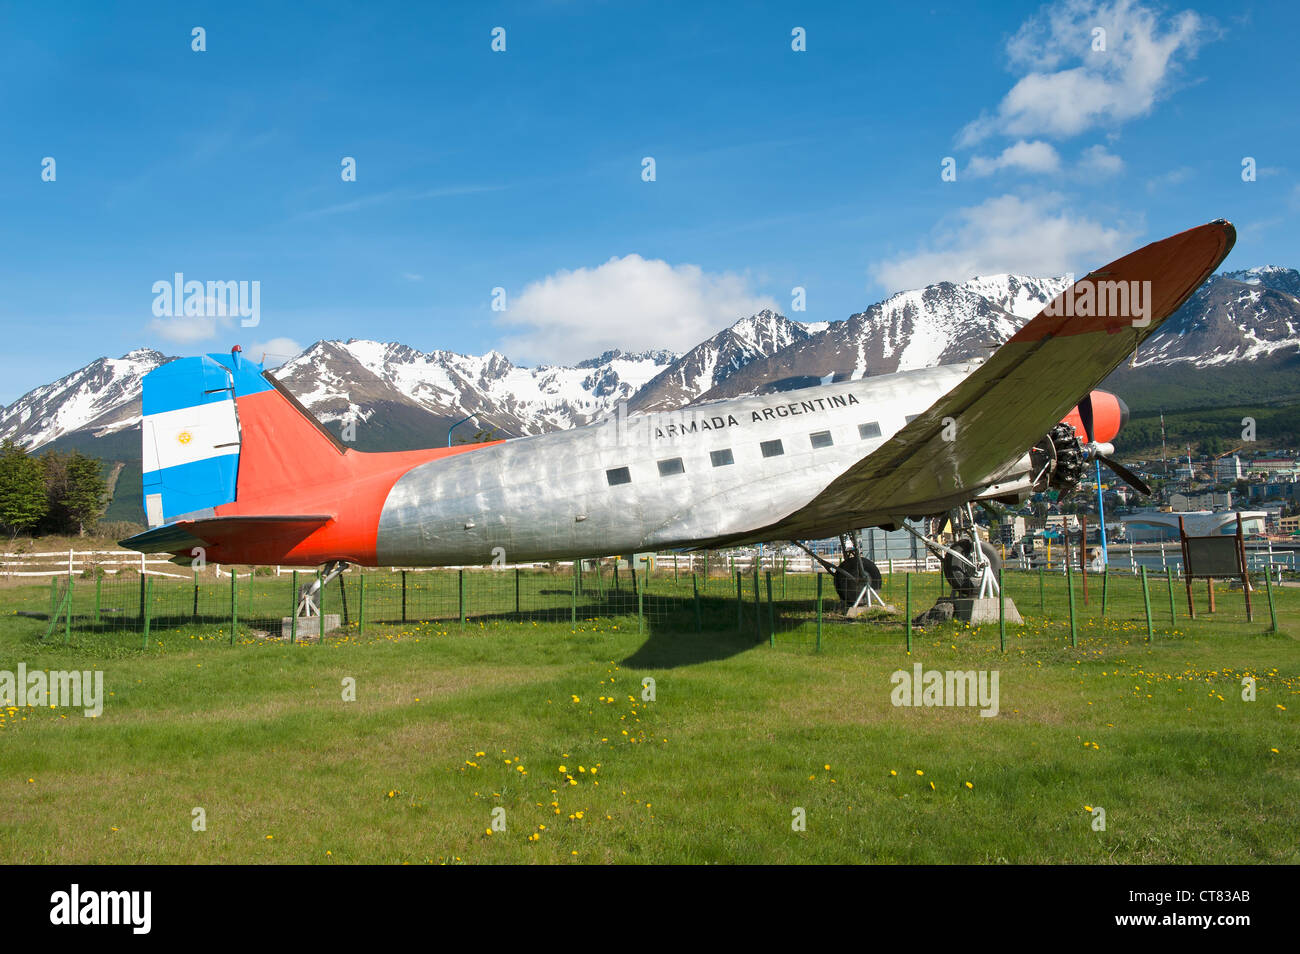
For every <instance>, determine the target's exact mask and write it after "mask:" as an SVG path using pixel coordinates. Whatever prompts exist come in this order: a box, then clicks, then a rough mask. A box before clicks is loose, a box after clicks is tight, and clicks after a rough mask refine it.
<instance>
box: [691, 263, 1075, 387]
mask: <svg viewBox="0 0 1300 954" xmlns="http://www.w3.org/2000/svg"><path fill="white" fill-rule="evenodd" d="M1065 285H1066V280H1065V279H1064V278H1029V277H1025V276H1020V275H990V276H985V277H982V278H975V279H971V280H970V281H967V282H961V283H953V282H941V283H939V284H937V285H930V286H928V287H926V288H920V289H915V290H913V291H905V292H899V293H898V294H896V295H891V296H890V297H889V298H887V299H885V300H884V301H882V302H878V303H877V304H875V305H872V306H871V307H870V308H868V309H867V310H866V311H863V312H859V313H858V314H856V315H852V316H850V317H849V318H848V319H846V320H845V321H840V322H834V323H832V324H831V325H830V326H829V327H828V328H827V329H826V330H825V331H822V332H820V333H818V334H815V335H809V336H807V337H806V338H804V339H803V340H799V341H796V342H793V343H792V344H790V345H789V346H787V347H785V348H783V349H782V350H781V351H779V352H777V353H775V354H773V355H770V356H768V357H766V358H763V359H761V360H756V361H753V362H751V363H749V364H748V365H746V366H745V367H744V368H743V369H740V370H738V371H737V372H736V373H735V374H732V375H730V376H729V377H728V378H727V379H726V380H725V381H723V382H721V383H720V384H719V385H718V386H715V387H714V388H713V389H711V390H710V391H708V392H707V393H706V394H705V395H702V397H704V398H706V399H709V400H712V399H714V398H720V397H730V396H734V395H738V394H746V393H752V392H754V391H757V390H759V389H762V388H769V387H773V386H775V387H777V388H778V389H785V388H793V387H804V386H807V385H809V384H812V383H815V382H816V381H819V380H828V379H832V378H834V379H836V380H846V379H856V378H860V377H863V376H864V375H872V374H887V373H890V372H894V371H908V370H912V369H914V368H928V367H932V366H934V365H936V364H949V363H952V362H956V361H961V360H964V359H967V358H971V357H979V356H984V355H987V353H988V351H989V350H991V349H992V348H993V347H995V346H997V345H999V344H1001V343H1002V342H1003V341H1005V340H1006V339H1007V338H1009V337H1010V336H1011V335H1012V334H1014V333H1015V330H1016V329H1017V328H1019V327H1020V326H1021V325H1022V324H1024V323H1025V322H1026V321H1027V320H1028V319H1029V318H1031V317H1033V316H1034V315H1036V314H1037V313H1038V312H1039V311H1040V310H1041V309H1042V308H1043V306H1044V305H1046V304H1047V303H1048V302H1049V301H1051V300H1052V299H1053V298H1055V297H1056V296H1057V295H1058V294H1059V293H1060V292H1061V290H1062V289H1063V288H1064V287H1065Z"/></svg>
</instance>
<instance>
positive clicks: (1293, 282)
mask: <svg viewBox="0 0 1300 954" xmlns="http://www.w3.org/2000/svg"><path fill="white" fill-rule="evenodd" d="M1215 277H1216V278H1229V279H1232V280H1233V281H1236V282H1244V283H1245V284H1247V285H1262V286H1263V287H1264V288H1271V289H1273V291H1280V292H1285V293H1286V294H1288V295H1290V296H1291V297H1293V298H1300V272H1297V271H1296V270H1295V269H1294V268H1284V267H1282V266H1281V265H1260V266H1257V267H1255V268H1247V269H1245V270H1243V271H1240V272H1223V273H1222V274H1221V275H1216V276H1215Z"/></svg>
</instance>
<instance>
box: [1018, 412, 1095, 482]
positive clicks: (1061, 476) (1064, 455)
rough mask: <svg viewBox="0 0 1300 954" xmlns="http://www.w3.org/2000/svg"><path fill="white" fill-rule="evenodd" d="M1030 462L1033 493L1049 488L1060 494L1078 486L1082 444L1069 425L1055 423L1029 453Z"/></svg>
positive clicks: (1084, 463) (1083, 464)
mask: <svg viewBox="0 0 1300 954" xmlns="http://www.w3.org/2000/svg"><path fill="white" fill-rule="evenodd" d="M1029 459H1030V460H1031V461H1032V462H1033V468H1034V477H1035V479H1034V487H1035V489H1037V490H1046V489H1047V488H1049V487H1050V488H1052V489H1053V490H1057V491H1059V492H1060V493H1061V494H1062V495H1064V494H1068V493H1069V492H1070V491H1072V490H1074V488H1075V487H1077V486H1078V485H1079V481H1080V480H1082V479H1083V475H1084V472H1085V471H1086V469H1087V457H1086V455H1085V453H1084V449H1083V442H1082V441H1080V440H1079V436H1078V434H1076V433H1075V430H1074V426H1073V425H1072V424H1066V423H1064V422H1062V423H1060V424H1057V425H1056V426H1055V427H1053V428H1052V429H1051V430H1050V431H1048V432H1047V436H1046V437H1044V438H1043V439H1042V440H1041V441H1039V442H1038V443H1037V444H1035V445H1034V446H1033V448H1032V449H1031V450H1030V451H1029Z"/></svg>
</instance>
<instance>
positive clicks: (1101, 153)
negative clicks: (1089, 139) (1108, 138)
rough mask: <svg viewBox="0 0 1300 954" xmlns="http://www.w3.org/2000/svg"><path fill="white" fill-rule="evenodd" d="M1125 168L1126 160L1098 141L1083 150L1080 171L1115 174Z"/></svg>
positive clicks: (1099, 174)
mask: <svg viewBox="0 0 1300 954" xmlns="http://www.w3.org/2000/svg"><path fill="white" fill-rule="evenodd" d="M1123 169H1124V160H1123V159H1121V158H1120V157H1119V156H1117V155H1115V154H1114V153H1113V152H1110V151H1109V150H1107V149H1106V147H1105V146H1103V145H1101V144H1100V143H1098V144H1097V145H1095V146H1089V147H1088V148H1087V149H1085V150H1083V154H1082V155H1081V156H1080V157H1079V171H1080V172H1083V173H1085V174H1087V175H1093V176H1113V175H1115V174H1117V173H1119V172H1122V171H1123Z"/></svg>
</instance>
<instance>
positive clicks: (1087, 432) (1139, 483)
mask: <svg viewBox="0 0 1300 954" xmlns="http://www.w3.org/2000/svg"><path fill="white" fill-rule="evenodd" d="M1079 421H1080V422H1081V423H1082V424H1083V436H1084V438H1085V439H1086V440H1087V449H1088V451H1089V456H1091V457H1094V458H1096V459H1097V460H1099V461H1101V462H1102V463H1103V464H1105V465H1106V466H1107V467H1109V468H1110V469H1111V471H1112V472H1113V473H1114V474H1115V476H1116V477H1118V478H1119V479H1120V480H1122V481H1124V483H1126V484H1128V485H1129V486H1130V487H1132V488H1133V489H1134V490H1136V491H1137V492H1138V493H1140V494H1145V495H1146V496H1148V497H1149V496H1151V487H1150V485H1148V484H1147V482H1146V481H1145V480H1143V479H1142V478H1141V477H1139V476H1138V475H1137V474H1135V473H1133V471H1131V470H1129V469H1128V468H1127V467H1125V466H1124V465H1123V464H1121V463H1120V462H1119V461H1117V460H1115V459H1114V458H1112V457H1110V456H1108V455H1109V454H1112V453H1114V450H1115V449H1114V448H1113V447H1112V446H1111V445H1110V444H1098V443H1097V442H1096V441H1094V440H1093V438H1092V424H1093V415H1092V392H1091V391H1089V392H1088V393H1087V394H1085V395H1084V397H1083V400H1082V401H1080V402H1079Z"/></svg>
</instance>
